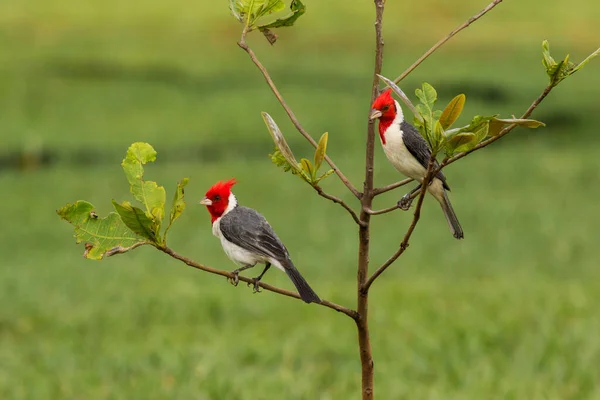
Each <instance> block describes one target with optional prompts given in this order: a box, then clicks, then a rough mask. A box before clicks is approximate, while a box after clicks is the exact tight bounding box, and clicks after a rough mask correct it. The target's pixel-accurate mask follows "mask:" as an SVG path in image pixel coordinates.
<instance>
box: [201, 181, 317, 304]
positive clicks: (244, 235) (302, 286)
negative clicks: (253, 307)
mask: <svg viewBox="0 0 600 400" xmlns="http://www.w3.org/2000/svg"><path fill="white" fill-rule="evenodd" d="M235 183H236V181H235V179H231V180H229V181H227V182H221V181H219V182H217V183H215V184H214V185H213V186H212V187H211V188H210V189H209V190H208V192H206V196H205V197H204V198H203V199H202V200H201V201H200V204H203V205H205V206H206V208H207V209H208V212H209V213H210V216H211V220H212V231H213V235H215V236H216V237H218V238H219V239H220V240H221V246H223V250H224V251H225V254H226V255H227V257H229V259H230V260H231V261H233V262H234V263H236V264H238V265H239V266H240V268H238V269H236V270H235V271H233V274H234V275H235V278H234V279H233V284H234V285H237V284H238V282H239V277H238V275H239V273H240V272H241V271H243V270H245V269H248V268H252V267H254V266H255V265H256V264H265V269H264V270H263V272H262V273H261V274H260V275H259V276H257V277H256V278H254V279H253V281H254V290H255V291H259V285H258V282H260V280H261V278H262V277H263V275H264V274H265V272H267V270H268V269H269V268H270V267H271V265H274V266H276V267H277V268H279V269H280V270H282V271H284V272H285V273H286V274H287V275H288V277H289V278H290V279H291V281H292V282H293V283H294V286H296V289H297V290H298V293H299V294H300V297H301V298H302V300H304V301H305V302H306V303H320V302H321V299H319V296H317V294H316V293H315V292H314V291H313V290H312V289H311V287H310V286H309V285H308V283H307V282H306V280H305V279H304V278H303V277H302V275H300V272H298V270H297V269H296V267H295V266H294V264H293V263H292V260H291V259H290V256H289V254H288V250H287V249H286V247H285V246H284V245H283V243H281V240H279V238H278V237H277V235H276V234H275V232H274V231H273V228H271V225H269V223H268V222H267V220H266V219H265V217H263V216H262V215H261V214H259V213H258V212H256V211H255V210H253V209H251V208H248V207H243V206H239V205H238V203H237V199H236V197H235V195H234V194H233V193H232V192H231V187H232V186H233V185H234V184H235Z"/></svg>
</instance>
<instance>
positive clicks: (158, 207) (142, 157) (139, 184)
mask: <svg viewBox="0 0 600 400" xmlns="http://www.w3.org/2000/svg"><path fill="white" fill-rule="evenodd" d="M155 160H156V151H155V150H154V148H153V147H152V146H151V145H149V144H148V143H142V142H137V143H134V144H132V145H131V146H130V147H129V149H128V150H127V154H126V155H125V158H124V159H123V162H122V163H121V166H122V167H123V171H124V172H125V176H126V177H127V181H129V186H130V190H131V193H132V194H133V197H135V198H136V200H138V201H139V202H140V203H142V204H143V205H144V207H145V209H146V215H147V216H148V218H150V219H151V220H152V221H154V222H155V223H156V224H157V225H158V226H159V227H160V224H161V222H162V220H163V218H164V215H165V202H166V196H167V195H166V192H165V188H164V187H162V186H158V184H157V183H156V182H153V181H145V180H144V165H145V164H147V163H149V162H154V161H155Z"/></svg>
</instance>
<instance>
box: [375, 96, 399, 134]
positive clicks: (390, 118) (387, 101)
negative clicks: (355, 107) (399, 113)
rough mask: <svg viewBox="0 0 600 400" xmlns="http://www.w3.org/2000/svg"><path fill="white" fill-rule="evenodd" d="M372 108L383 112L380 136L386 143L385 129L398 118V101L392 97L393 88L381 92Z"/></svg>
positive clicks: (380, 122) (380, 118) (380, 120)
mask: <svg viewBox="0 0 600 400" xmlns="http://www.w3.org/2000/svg"><path fill="white" fill-rule="evenodd" d="M371 108H372V109H373V110H377V111H380V113H381V114H380V116H379V136H380V137H381V142H382V143H383V144H385V131H386V130H387V129H388V128H389V126H390V125H391V124H392V122H394V119H395V118H396V102H395V101H394V98H393V97H392V89H388V90H386V91H384V92H383V93H381V94H380V95H379V96H378V97H377V98H376V99H375V101H374V102H373V106H372V107H371Z"/></svg>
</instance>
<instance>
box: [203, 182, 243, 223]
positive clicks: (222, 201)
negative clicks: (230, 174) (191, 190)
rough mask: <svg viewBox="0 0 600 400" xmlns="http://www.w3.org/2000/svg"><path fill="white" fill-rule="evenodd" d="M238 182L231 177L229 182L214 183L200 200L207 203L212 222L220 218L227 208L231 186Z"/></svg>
mask: <svg viewBox="0 0 600 400" xmlns="http://www.w3.org/2000/svg"><path fill="white" fill-rule="evenodd" d="M236 183H237V181H236V180H235V179H230V180H228V181H227V182H223V181H219V182H217V183H215V184H214V185H212V187H211V188H210V189H208V191H207V192H206V195H205V197H204V198H203V199H202V200H200V204H203V205H205V206H206V208H207V209H208V212H209V213H210V217H211V220H212V222H215V220H217V219H218V218H220V217H221V216H222V215H223V213H224V212H225V210H226V209H227V206H228V205H229V195H230V194H231V187H232V186H233V185H235V184H236Z"/></svg>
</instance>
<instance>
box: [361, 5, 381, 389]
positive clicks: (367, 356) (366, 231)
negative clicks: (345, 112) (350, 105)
mask: <svg viewBox="0 0 600 400" xmlns="http://www.w3.org/2000/svg"><path fill="white" fill-rule="evenodd" d="M374 2H375V15H376V18H375V68H374V74H373V87H372V90H371V103H372V102H373V101H375V98H376V97H377V95H378V94H379V78H378V77H377V74H381V66H382V64H383V35H382V26H381V25H382V20H383V6H384V3H385V0H374ZM366 147H367V150H366V157H365V161H366V162H365V182H364V190H363V196H362V198H361V203H362V211H361V213H360V220H361V221H363V222H364V224H362V225H361V226H360V228H359V234H358V237H359V248H358V273H357V283H358V288H357V297H358V299H357V302H358V306H357V311H358V318H356V327H357V330H358V345H359V348H360V362H361V367H362V398H363V400H372V399H373V389H374V388H373V386H374V383H373V355H372V352H371V339H370V336H369V293H368V290H364V286H365V283H366V282H367V279H368V277H369V249H370V226H371V215H370V214H369V213H367V212H366V210H369V209H371V204H372V202H373V166H374V153H375V124H374V122H373V121H369V126H368V130H367V146H366Z"/></svg>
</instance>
